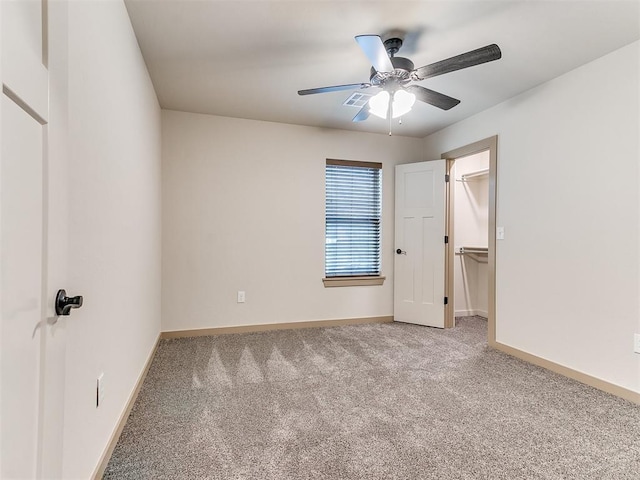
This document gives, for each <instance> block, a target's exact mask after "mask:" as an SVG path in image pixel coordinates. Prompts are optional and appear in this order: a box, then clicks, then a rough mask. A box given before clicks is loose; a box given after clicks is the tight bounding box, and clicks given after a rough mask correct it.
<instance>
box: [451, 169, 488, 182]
mask: <svg viewBox="0 0 640 480" xmlns="http://www.w3.org/2000/svg"><path fill="white" fill-rule="evenodd" d="M487 174H489V169H488V168H485V169H484V170H478V171H477V172H471V173H464V174H462V175H461V176H460V180H458V182H466V181H467V180H469V179H470V178H476V177H481V176H483V175H487Z"/></svg>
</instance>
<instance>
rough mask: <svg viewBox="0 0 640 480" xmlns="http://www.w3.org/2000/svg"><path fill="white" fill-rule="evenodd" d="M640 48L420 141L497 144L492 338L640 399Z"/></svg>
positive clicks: (429, 152) (429, 146)
mask: <svg viewBox="0 0 640 480" xmlns="http://www.w3.org/2000/svg"><path fill="white" fill-rule="evenodd" d="M639 48H640V47H639V43H638V42H635V43H633V44H631V45H628V46H626V47H624V48H622V49H620V50H617V51H615V52H613V53H611V54H609V55H607V56H605V57H602V58H600V59H598V60H596V61H594V62H591V63H589V64H587V65H584V66H582V67H580V68H578V69H576V70H574V71H572V72H569V73H567V74H565V75H563V76H561V77H559V78H557V79H554V80H552V81H550V82H547V83H545V84H543V85H540V86H538V87H536V88H534V89H532V90H530V91H528V92H525V93H523V94H521V95H519V96H517V97H514V98H512V99H511V100H509V101H507V102H504V103H502V104H500V105H498V106H496V107H494V108H492V109H489V110H487V111H485V112H482V113H480V114H478V115H476V116H474V117H471V118H469V119H467V120H464V121H462V122H460V123H458V124H455V125H453V126H451V127H449V128H446V129H444V130H442V131H440V132H437V133H435V134H433V135H431V136H429V137H427V138H426V139H425V155H426V157H427V158H433V157H435V156H439V155H440V154H441V153H442V152H445V151H448V150H451V149H454V148H457V147H460V146H463V145H466V144H469V143H471V142H474V141H476V140H479V139H482V138H486V137H489V136H492V135H495V134H498V136H499V138H498V197H497V202H498V203H497V210H498V211H497V225H498V226H504V228H505V240H503V241H498V242H497V243H498V244H497V280H496V282H497V341H498V342H501V343H503V344H506V345H509V346H512V347H515V348H517V349H520V350H523V351H526V352H529V353H532V354H534V355H537V356H539V357H542V358H545V359H548V360H551V361H553V362H556V363H559V364H561V365H565V366H567V367H570V368H573V369H575V370H578V371H581V372H584V373H587V374H590V375H593V376H595V377H597V378H600V379H604V380H606V381H609V382H611V383H614V384H616V385H620V386H622V387H626V388H629V389H631V390H634V391H638V392H640V355H638V354H634V353H633V350H632V340H633V333H634V332H636V331H638V330H640V322H639V315H638V314H639V309H638V291H639V288H638V287H639V284H638V267H639V265H640V262H639V258H640V255H639V248H640V243H639V235H638V233H639V232H638V230H639V229H638V226H639V222H638V219H639V218H640V215H639V202H638V191H639V175H638V159H639V154H640V151H639V147H638V133H639V127H640V124H639V120H638V116H639V108H638V107H639V104H640V102H639V92H638V85H639V84H640V78H639V73H638V69H639V61H638V59H639V53H640V52H639Z"/></svg>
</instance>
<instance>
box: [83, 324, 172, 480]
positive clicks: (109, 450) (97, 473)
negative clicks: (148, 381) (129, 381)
mask: <svg viewBox="0 0 640 480" xmlns="http://www.w3.org/2000/svg"><path fill="white" fill-rule="evenodd" d="M159 343H160V335H158V338H157V339H156V342H155V344H154V346H153V348H152V349H151V352H150V353H149V356H148V357H147V361H146V362H145V364H144V367H142V371H141V372H140V375H139V376H138V381H137V382H136V384H135V385H134V387H133V390H132V391H131V394H130V395H129V399H128V400H127V403H126V405H125V406H124V409H123V410H122V413H121V414H120V418H119V419H118V423H117V424H116V426H115V428H114V430H113V432H112V433H111V438H110V439H109V443H108V444H107V446H106V448H105V449H104V451H103V452H102V456H101V457H100V461H99V462H98V465H97V466H96V469H95V470H94V472H93V475H92V476H91V478H92V479H93V480H100V479H101V478H102V476H103V475H104V471H105V470H106V468H107V464H108V463H109V460H110V459H111V455H112V454H113V450H114V449H115V448H116V444H117V443H118V439H119V438H120V434H121V433H122V430H123V429H124V426H125V424H126V423H127V419H128V418H129V414H130V413H131V409H132V408H133V405H134V404H135V403H136V398H138V393H140V389H141V388H142V384H143V382H144V379H145V377H146V376H147V372H148V371H149V367H150V366H151V361H152V360H153V356H154V355H155V354H156V350H157V349H158V344H159Z"/></svg>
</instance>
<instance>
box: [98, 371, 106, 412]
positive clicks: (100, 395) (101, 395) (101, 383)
mask: <svg viewBox="0 0 640 480" xmlns="http://www.w3.org/2000/svg"><path fill="white" fill-rule="evenodd" d="M104 394H105V388H104V373H101V374H100V376H99V377H98V380H97V381H96V408H98V407H99V406H100V405H102V404H103V403H104Z"/></svg>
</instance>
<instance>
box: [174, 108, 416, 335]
mask: <svg viewBox="0 0 640 480" xmlns="http://www.w3.org/2000/svg"><path fill="white" fill-rule="evenodd" d="M421 154H422V140H421V139H416V138H408V137H401V136H392V137H389V136H387V135H376V134H363V133H357V132H347V131H339V130H327V129H319V128H312V127H303V126H293V125H284V124H277V123H269V122H260V121H253V120H242V119H234V118H225V117H216V116H207V115H200V114H191V113H181V112H174V111H163V113H162V158H163V172H162V178H163V257H162V259H163V267H162V268H163V272H162V273H163V276H162V278H163V285H162V292H163V295H162V297H163V303H162V329H163V330H167V331H168V330H184V329H196V328H207V327H220V326H233V325H247V324H267V323H279V322H298V321H308V320H323V319H342V318H355V317H370V316H383V315H392V314H393V217H394V214H393V208H394V200H393V182H394V166H395V165H396V164H398V163H408V162H414V161H420V160H421ZM327 158H337V159H348V160H365V161H374V162H382V163H383V187H382V188H383V214H382V222H383V227H382V228H383V239H382V241H383V245H382V246H383V258H382V271H383V275H385V276H386V277H387V280H386V282H385V283H384V285H383V286H367V287H339V288H325V287H324V286H323V283H322V278H323V276H324V195H325V192H324V167H325V161H326V159H327ZM238 290H244V291H246V303H244V304H238V303H236V292H237V291H238Z"/></svg>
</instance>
